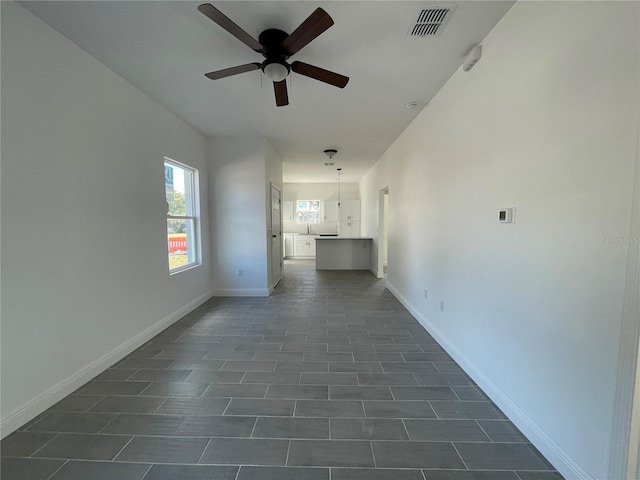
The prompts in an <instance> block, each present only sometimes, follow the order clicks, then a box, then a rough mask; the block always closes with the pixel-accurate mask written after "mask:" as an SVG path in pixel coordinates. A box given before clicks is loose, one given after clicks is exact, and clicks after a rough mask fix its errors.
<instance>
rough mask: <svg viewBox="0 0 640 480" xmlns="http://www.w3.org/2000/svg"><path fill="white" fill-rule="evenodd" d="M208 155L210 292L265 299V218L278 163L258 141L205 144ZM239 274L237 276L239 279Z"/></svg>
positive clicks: (222, 140) (267, 274)
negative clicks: (210, 255)
mask: <svg viewBox="0 0 640 480" xmlns="http://www.w3.org/2000/svg"><path fill="white" fill-rule="evenodd" d="M209 155H210V176H209V178H210V182H209V190H210V194H209V202H210V208H211V219H212V221H211V238H212V242H211V243H212V257H213V260H212V261H213V272H214V287H215V292H216V294H217V295H242V296H266V295H268V294H269V287H270V283H269V279H270V269H269V265H270V259H269V257H270V254H269V241H268V238H267V237H268V227H269V224H270V222H271V216H270V213H269V215H268V216H267V213H266V212H267V211H269V209H270V204H269V198H270V194H271V193H270V190H269V188H270V187H269V185H270V182H271V181H273V182H274V183H276V184H278V176H279V178H280V179H281V178H282V167H281V162H280V159H279V157H278V156H277V154H276V153H275V151H274V150H273V148H272V147H271V145H269V143H268V142H267V141H266V140H265V139H264V138H262V137H216V138H214V139H210V140H209ZM279 165H280V166H279ZM281 182H282V180H280V184H281ZM267 192H268V193H267ZM240 270H242V272H243V275H242V276H239V275H238V272H239V271H240Z"/></svg>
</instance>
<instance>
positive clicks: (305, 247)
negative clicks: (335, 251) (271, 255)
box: [293, 235, 316, 257]
mask: <svg viewBox="0 0 640 480" xmlns="http://www.w3.org/2000/svg"><path fill="white" fill-rule="evenodd" d="M294 239H295V240H294V247H293V250H294V252H293V254H294V256H295V257H315V256H316V240H315V237H314V236H313V235H295V236H294Z"/></svg>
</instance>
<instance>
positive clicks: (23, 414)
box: [0, 291, 213, 438]
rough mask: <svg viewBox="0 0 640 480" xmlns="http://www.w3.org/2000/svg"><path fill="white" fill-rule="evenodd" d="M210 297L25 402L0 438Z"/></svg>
mask: <svg viewBox="0 0 640 480" xmlns="http://www.w3.org/2000/svg"><path fill="white" fill-rule="evenodd" d="M212 296H213V291H210V292H207V293H205V294H203V295H200V296H199V297H198V298H196V299H194V300H192V301H191V302H189V303H188V304H186V305H185V306H184V307H182V308H180V309H178V310H176V311H175V312H173V313H172V314H171V315H168V316H167V317H165V318H163V319H162V320H160V321H159V322H157V323H156V324H154V325H152V326H150V327H149V328H147V329H145V330H143V331H142V332H140V333H139V334H138V335H136V336H135V337H133V338H130V339H129V340H127V341H126V342H124V343H123V344H122V345H120V346H118V347H116V348H114V349H113V350H111V351H110V352H109V353H107V354H106V355H103V356H102V357H101V358H99V359H97V360H95V361H93V362H91V363H90V364H88V365H86V366H85V367H83V368H81V369H80V370H78V371H77V372H75V373H74V374H73V375H71V376H70V377H68V378H66V379H65V380H63V381H62V382H60V383H58V384H57V385H54V386H53V387H52V388H50V389H49V390H47V391H46V392H44V393H42V394H40V395H38V396H37V397H35V398H32V399H30V400H28V401H27V402H25V403H24V404H23V405H22V406H20V407H18V408H16V409H15V410H14V411H12V412H11V413H9V414H8V415H7V416H6V417H5V418H3V419H2V421H0V438H4V437H6V436H7V435H9V434H10V433H12V432H14V431H15V430H17V429H18V428H20V427H21V426H22V425H24V424H25V423H27V422H29V421H30V420H32V419H34V418H35V417H37V416H38V415H40V414H41V413H42V412H44V411H45V410H46V409H47V408H49V407H51V406H52V405H54V404H56V403H57V402H59V401H60V400H62V399H63V398H64V397H66V396H67V395H69V394H70V393H72V392H74V391H76V390H77V389H78V388H80V387H81V386H82V385H84V384H85V383H87V382H88V381H89V380H91V379H92V378H94V377H95V376H96V375H98V374H100V373H102V372H104V371H105V370H106V369H107V368H109V367H110V366H112V365H114V364H115V363H117V362H119V361H120V360H122V359H123V358H124V357H126V356H127V355H129V354H130V353H131V352H133V351H134V350H135V349H136V348H138V347H140V346H141V345H143V344H144V343H146V342H148V341H149V340H151V339H152V338H153V337H155V336H156V335H157V334H158V333H160V332H161V331H163V330H164V329H166V328H167V327H169V326H170V325H172V324H173V323H175V322H176V321H177V320H179V319H181V318H182V317H184V316H185V315H186V314H188V313H189V312H191V311H193V310H195V309H196V308H198V307H199V306H200V305H202V304H203V303H205V302H206V301H207V300H209V299H210V298H211V297H212Z"/></svg>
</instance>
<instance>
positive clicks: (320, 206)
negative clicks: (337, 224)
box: [293, 199, 322, 225]
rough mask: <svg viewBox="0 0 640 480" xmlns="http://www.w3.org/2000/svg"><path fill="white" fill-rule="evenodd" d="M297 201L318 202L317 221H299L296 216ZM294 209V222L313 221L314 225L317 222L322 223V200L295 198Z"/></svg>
mask: <svg viewBox="0 0 640 480" xmlns="http://www.w3.org/2000/svg"><path fill="white" fill-rule="evenodd" d="M298 202H318V221H317V222H301V221H300V219H299V216H298ZM294 206H295V209H294V210H295V211H294V212H293V214H294V215H295V218H296V223H302V224H305V223H313V224H314V225H315V224H317V223H322V201H321V200H305V199H301V200H296V201H295V204H294Z"/></svg>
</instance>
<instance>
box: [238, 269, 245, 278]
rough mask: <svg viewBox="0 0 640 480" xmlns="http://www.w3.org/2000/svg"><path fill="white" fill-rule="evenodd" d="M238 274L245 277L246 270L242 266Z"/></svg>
mask: <svg viewBox="0 0 640 480" xmlns="http://www.w3.org/2000/svg"><path fill="white" fill-rule="evenodd" d="M238 276H239V277H244V270H243V269H242V268H241V269H240V270H238Z"/></svg>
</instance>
